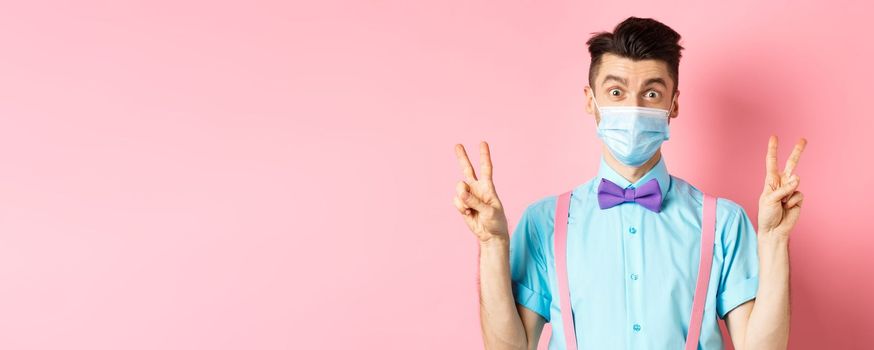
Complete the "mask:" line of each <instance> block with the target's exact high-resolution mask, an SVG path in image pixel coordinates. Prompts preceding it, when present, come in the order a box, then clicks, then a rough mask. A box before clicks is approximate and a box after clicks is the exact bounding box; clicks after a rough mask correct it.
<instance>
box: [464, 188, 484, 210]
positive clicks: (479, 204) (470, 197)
mask: <svg viewBox="0 0 874 350" xmlns="http://www.w3.org/2000/svg"><path fill="white" fill-rule="evenodd" d="M458 197H459V198H461V201H462V202H464V204H467V206H469V207H471V208H473V209H474V210H476V211H479V212H482V211H483V210H484V209H487V208H488V205H486V204H485V203H483V201H482V200H480V199H479V198H477V196H475V195H474V194H473V193H470V191H464V192H461V194H459V195H458Z"/></svg>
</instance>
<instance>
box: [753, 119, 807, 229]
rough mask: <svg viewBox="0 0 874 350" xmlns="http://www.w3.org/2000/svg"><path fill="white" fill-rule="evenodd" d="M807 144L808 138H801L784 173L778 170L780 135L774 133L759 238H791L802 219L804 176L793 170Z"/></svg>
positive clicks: (767, 158) (761, 197)
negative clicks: (800, 215)
mask: <svg viewBox="0 0 874 350" xmlns="http://www.w3.org/2000/svg"><path fill="white" fill-rule="evenodd" d="M806 145H807V140H806V139H804V138H801V139H799V140H798V143H797V144H795V149H793V150H792V154H791V155H789V159H788V160H787V161H786V167H785V168H784V169H783V173H780V172H779V171H778V170H777V136H774V135H772V136H771V137H770V139H769V140H768V154H767V156H766V158H765V168H766V171H767V174H766V175H765V188H764V190H762V195H761V196H760V197H759V227H758V231H759V238H779V239H788V238H789V232H790V231H792V228H793V227H794V226H795V222H796V221H798V215H799V214H800V212H801V203H802V202H803V201H804V195H802V194H801V192H799V191H798V190H797V189H798V184H799V183H800V180H801V179H800V178H799V177H798V175H797V174H793V173H792V172H793V171H794V170H795V166H796V165H798V159H799V158H800V157H801V152H802V151H804V147H805V146H806Z"/></svg>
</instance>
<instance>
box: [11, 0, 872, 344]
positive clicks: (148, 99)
mask: <svg viewBox="0 0 874 350" xmlns="http://www.w3.org/2000/svg"><path fill="white" fill-rule="evenodd" d="M861 3H862V2H846V3H844V2H842V1H827V2H826V1H823V2H813V1H787V0H784V1H772V2H767V3H766V2H762V1H755V2H754V1H746V2H730V3H729V2H721V3H713V4H710V3H709V4H705V3H703V2H700V1H674V2H669V3H662V2H653V1H622V2H609V1H603V2H588V3H587V2H567V1H554V2H533V1H521V2H520V1H504V2H485V1H433V2H424V1H355V2H351V1H350V2H333V1H313V2H308V3H303V2H292V3H287V2H279V1H277V2H272V3H267V2H254V1H245V2H244V1H238V2H236V3H231V2H225V1H219V2H213V1H200V2H192V1H186V2H180V1H176V2H171V1H162V2H160V3H158V2H154V1H136V2H134V1H130V2H124V3H122V2H113V1H82V2H70V1H57V2H42V1H33V2H31V1H28V2H15V3H12V2H7V3H4V4H3V6H2V10H0V118H2V124H0V180H2V181H0V281H2V284H0V348H2V349H91V350H96V349H310V348H312V349H352V348H374V349H375V348H380V349H477V348H482V343H481V337H480V333H479V332H480V330H479V327H480V326H479V323H478V317H477V312H478V306H477V305H478V304H477V303H478V297H477V290H476V275H475V274H476V264H477V260H476V257H477V245H476V242H475V238H474V236H473V235H472V234H471V233H470V232H469V231H467V228H466V226H465V225H464V223H463V221H462V218H461V217H460V216H459V214H458V213H457V212H456V210H455V209H454V207H453V205H452V197H453V195H454V186H455V182H456V181H457V180H459V179H460V178H461V172H460V170H459V168H458V164H457V163H456V160H455V155H454V153H453V146H454V144H455V143H463V144H464V145H466V146H467V148H468V150H469V151H470V153H471V154H472V156H473V158H474V162H475V165H476V158H477V155H478V152H477V148H476V146H477V143H478V142H479V141H480V140H487V141H489V142H490V144H491V146H492V154H493V158H494V164H495V182H496V186H497V189H498V191H499V194H500V196H501V198H502V200H503V202H504V205H505V207H506V208H507V214H508V218H509V221H510V225H511V227H514V226H515V224H516V222H517V219H518V217H519V214H520V213H521V211H522V210H523V209H524V207H525V206H526V205H527V204H529V203H531V202H532V201H534V200H536V199H539V198H542V197H543V196H547V195H552V194H557V193H559V192H560V191H563V190H566V189H569V188H571V187H572V186H576V185H578V184H580V183H582V182H584V181H587V180H588V179H589V178H591V177H592V176H594V175H595V171H596V167H597V165H598V156H599V152H600V143H599V141H598V140H597V138H596V136H595V125H594V121H593V117H592V116H590V115H587V114H586V113H585V111H584V99H583V92H582V89H583V86H584V85H585V84H586V74H587V70H588V62H589V56H588V52H587V51H586V46H585V41H586V39H587V38H588V37H589V36H590V34H591V33H592V32H596V31H601V30H611V29H612V28H613V26H615V25H616V24H617V23H618V22H620V21H621V20H623V19H624V18H626V17H628V16H631V15H635V16H640V17H653V18H656V19H658V20H661V21H663V22H665V23H667V24H668V25H670V26H671V27H673V28H674V29H676V30H677V31H678V32H680V33H681V34H682V35H683V41H682V44H683V45H684V46H685V47H686V50H685V51H684V53H683V59H682V63H681V69H680V90H681V92H682V94H681V97H680V100H679V101H680V114H679V118H678V119H675V120H673V122H672V124H671V125H672V130H671V135H672V138H671V140H670V141H668V142H666V143H665V145H664V153H665V157H666V162H667V166H668V169H669V171H670V172H671V173H672V174H673V175H676V176H679V177H681V178H684V179H686V180H687V181H690V182H691V183H692V184H693V185H695V186H697V187H699V188H701V189H703V190H705V191H708V192H711V193H713V194H716V195H719V196H723V197H727V198H730V199H732V200H735V201H737V202H738V203H740V204H741V205H743V206H744V208H745V209H746V210H747V212H748V213H749V214H750V215H751V216H752V217H755V214H756V210H757V209H756V201H757V198H758V195H759V193H760V190H761V188H762V180H763V178H764V159H763V158H764V152H765V148H766V145H767V138H768V135H769V134H770V133H775V134H777V135H778V136H779V137H780V147H781V149H780V161H781V164H780V166H781V167H782V162H783V161H784V160H785V158H786V156H787V155H788V154H789V150H790V149H791V146H792V144H793V143H794V142H795V141H796V140H797V139H798V138H799V137H802V136H804V137H806V138H807V139H808V140H809V144H808V148H807V150H806V151H805V152H804V155H803V157H802V159H801V162H800V164H799V166H798V169H797V173H798V174H799V175H800V176H801V179H802V182H801V190H802V191H803V192H804V193H805V195H806V197H805V198H806V199H805V204H804V210H803V214H802V218H801V219H800V222H799V224H798V226H797V229H796V231H795V232H793V234H792V241H791V242H792V243H791V257H792V275H791V279H792V337H791V341H790V348H791V349H825V348H829V349H863V348H870V347H871V345H870V344H869V341H867V340H866V339H865V338H867V335H868V334H870V330H871V329H872V328H874V320H872V318H871V317H870V313H871V311H874V298H871V295H872V292H874V278H872V271H871V267H872V266H874V254H872V248H874V244H872V243H874V237H872V235H871V232H872V229H871V228H870V227H869V225H870V224H871V222H870V221H869V220H870V218H871V212H870V211H871V209H872V207H874V206H872V205H871V204H869V203H868V202H867V200H869V198H871V197H874V191H872V190H871V184H870V182H871V180H870V174H871V172H872V170H874V167H872V165H871V161H872V156H871V150H872V149H874V137H872V135H871V131H872V128H874V122H872V118H874V113H872V103H871V101H872V100H874V89H872V78H874V69H872V67H874V65H872V64H871V57H872V55H874V40H872V39H871V33H872V32H874V23H872V20H871V18H870V14H871V13H872V9H871V8H869V7H867V6H866V5H860V4H861ZM544 338H548V335H544Z"/></svg>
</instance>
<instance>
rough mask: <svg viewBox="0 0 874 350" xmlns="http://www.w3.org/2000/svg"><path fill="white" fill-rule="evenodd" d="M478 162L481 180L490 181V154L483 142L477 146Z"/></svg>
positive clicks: (487, 145)
mask: <svg viewBox="0 0 874 350" xmlns="http://www.w3.org/2000/svg"><path fill="white" fill-rule="evenodd" d="M479 159H480V160H479V161H480V166H479V167H480V173H482V175H483V179H485V180H489V181H491V180H492V154H491V152H490V151H489V144H488V143H487V142H485V141H483V142H481V143H480V146H479Z"/></svg>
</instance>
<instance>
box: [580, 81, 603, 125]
mask: <svg viewBox="0 0 874 350" xmlns="http://www.w3.org/2000/svg"><path fill="white" fill-rule="evenodd" d="M583 92H585V95H586V112H587V113H589V114H591V115H593V116H595V125H598V124H599V123H601V117H600V116H599V115H598V111H597V109H596V108H595V102H593V101H594V99H595V92H594V91H592V87H591V86H588V85H586V87H584V88H583Z"/></svg>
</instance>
